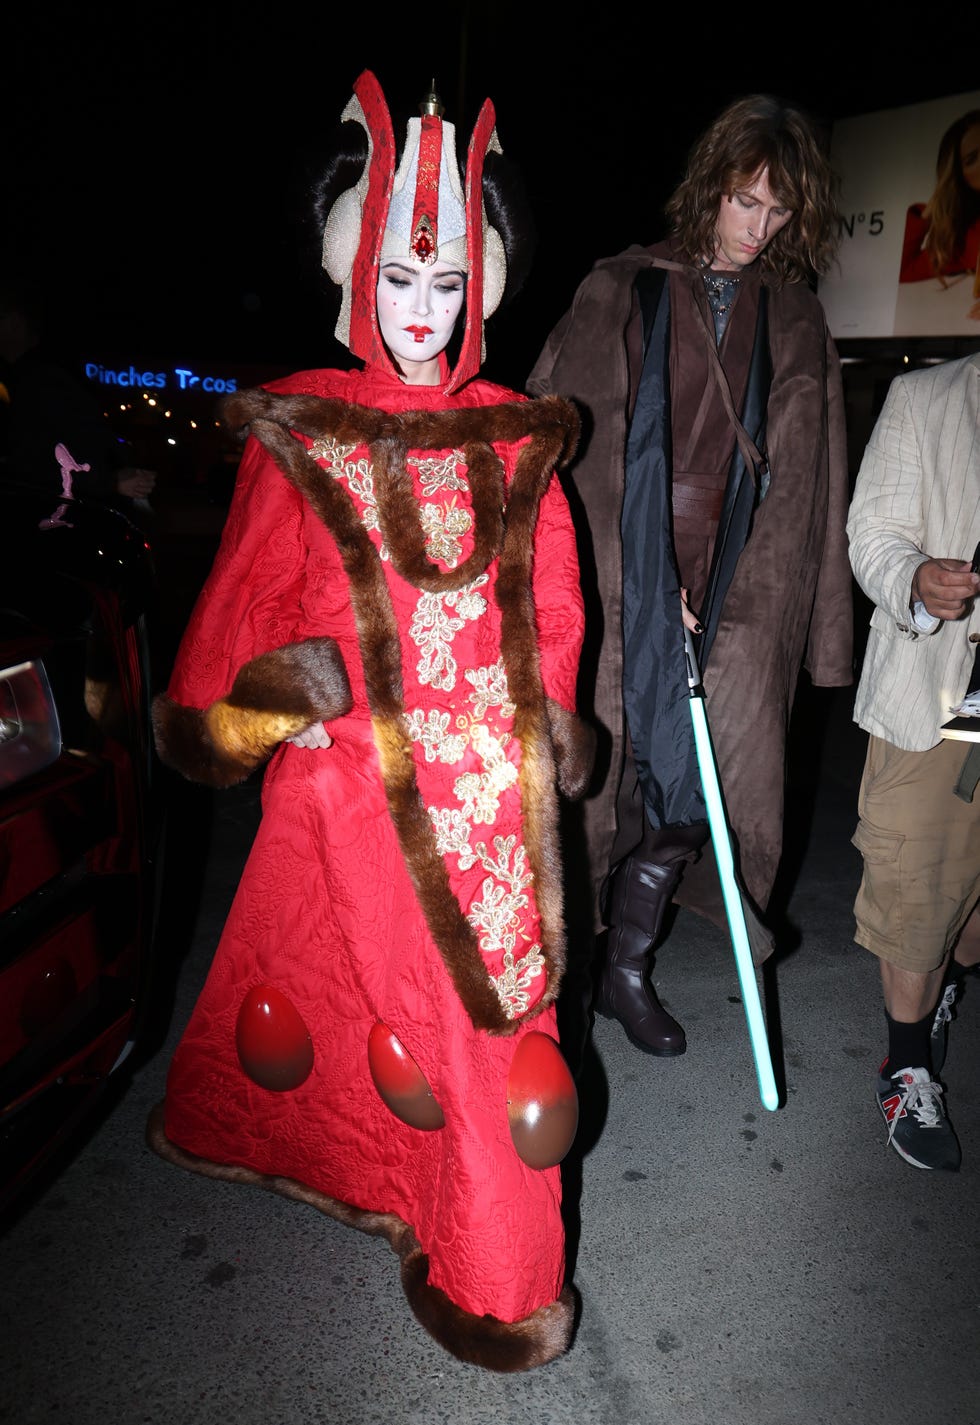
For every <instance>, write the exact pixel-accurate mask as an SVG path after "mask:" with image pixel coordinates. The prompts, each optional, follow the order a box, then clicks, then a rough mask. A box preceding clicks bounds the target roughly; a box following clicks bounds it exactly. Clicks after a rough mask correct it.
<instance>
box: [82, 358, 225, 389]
mask: <svg viewBox="0 0 980 1425" xmlns="http://www.w3.org/2000/svg"><path fill="white" fill-rule="evenodd" d="M85 375H86V376H87V377H88V379H89V380H90V381H97V382H98V383H99V385H100V386H122V387H124V388H126V389H128V390H137V391H166V390H168V389H170V390H177V391H204V392H207V393H208V394H211V395H216V396H223V395H228V394H229V393H230V392H232V391H237V390H238V382H237V380H236V379H235V377H234V376H198V375H197V373H196V372H195V371H192V370H191V369H190V367H188V366H175V367H174V368H173V370H172V371H171V372H169V373H168V372H166V371H139V370H137V368H136V367H135V366H133V365H132V364H130V366H129V368H128V370H127V369H124V368H122V369H116V368H115V367H111V366H102V365H100V364H99V362H97V361H86V363H85Z"/></svg>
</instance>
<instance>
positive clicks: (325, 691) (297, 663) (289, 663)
mask: <svg viewBox="0 0 980 1425" xmlns="http://www.w3.org/2000/svg"><path fill="white" fill-rule="evenodd" d="M350 708H351V692H350V683H349V682H348V679H347V670H346V669H345V667H344V661H343V658H342V656H341V653H340V650H339V649H338V647H337V644H336V643H335V642H334V640H333V639H332V638H309V639H304V640H303V641H302V642H301V643H290V644H286V645H285V646H284V647H282V648H274V649H272V650H271V651H270V652H269V653H263V654H260V656H259V657H258V658H254V659H252V661H251V662H250V663H246V664H245V665H244V667H243V668H240V669H239V671H238V675H237V677H236V678H235V681H234V683H233V684H232V687H231V691H230V692H229V693H228V696H227V697H225V698H221V699H219V700H218V701H217V702H216V703H213V704H212V705H211V707H209V708H207V709H205V710H204V711H203V712H201V711H199V710H198V709H197V708H191V707H184V706H183V705H182V704H180V703H177V702H174V701H173V699H172V698H170V697H168V696H167V695H166V694H160V695H159V696H157V697H156V698H155V699H154V701H153V731H154V736H155V739H156V745H157V752H158V753H159V756H160V760H161V761H162V762H164V763H165V764H166V765H167V766H168V767H173V768H174V769H175V770H176V771H178V772H180V773H181V774H182V775H183V776H184V777H187V778H188V780H190V781H193V782H203V783H205V784H206V785H207V786H210V787H231V786H234V785H235V784H236V783H238V782H243V781H244V780H245V778H246V777H247V776H249V774H250V773H251V772H253V771H254V770H255V768H256V767H258V766H259V765H260V764H261V763H262V762H264V761H265V760H266V759H267V758H268V757H269V756H270V755H271V754H272V752H273V751H274V750H275V748H276V747H278V745H279V743H280V742H282V741H283V739H284V738H286V737H292V736H293V735H294V734H295V733H297V732H301V731H302V730H303V728H304V727H309V725H310V724H311V723H313V722H319V721H321V720H323V721H324V722H329V721H330V720H331V719H332V718H335V717H342V716H343V715H344V713H347V712H349V711H350Z"/></svg>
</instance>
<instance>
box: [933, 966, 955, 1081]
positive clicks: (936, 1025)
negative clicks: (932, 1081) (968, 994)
mask: <svg viewBox="0 0 980 1425" xmlns="http://www.w3.org/2000/svg"><path fill="white" fill-rule="evenodd" d="M958 999H959V986H958V985H956V984H949V985H947V986H946V988H945V990H944V991H943V997H942V999H941V1000H940V1001H939V1004H938V1005H937V1006H936V1017H935V1019H934V1020H933V1021H932V1029H931V1030H930V1031H929V1047H930V1050H931V1053H932V1072H933V1073H934V1074H939V1073H940V1072H941V1071H942V1067H943V1064H945V1062H946V1045H947V1042H948V1040H949V1022H950V1020H951V1019H955V1018H956V1014H955V1013H954V1006H955V1004H956V1001H957V1000H958Z"/></svg>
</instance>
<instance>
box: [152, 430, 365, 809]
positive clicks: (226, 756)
mask: <svg viewBox="0 0 980 1425" xmlns="http://www.w3.org/2000/svg"><path fill="white" fill-rule="evenodd" d="M305 567H306V548H305V543H304V539H303V506H302V496H301V495H300V494H299V493H298V491H296V490H294V489H293V487H292V486H291V485H290V484H289V482H288V481H287V480H286V479H285V478H284V477H283V475H282V474H281V472H280V471H279V469H278V468H277V466H276V465H275V463H274V462H273V461H272V459H271V458H270V457H269V456H268V455H267V453H266V452H265V451H264V449H263V448H262V447H261V445H260V444H259V443H258V442H257V441H256V440H254V439H250V440H249V441H248V443H247V446H246V449H245V453H244V455H243V457H242V462H241V466H240V470H239V476H238V480H237V483H236V488H235V493H234V495H233V497H232V502H231V506H230V508H229V511H228V518H227V520H226V522H225V528H224V532H223V534H222V538H221V543H220V545H219V548H218V553H217V555H216V556H215V561H214V564H213V566H212V569H211V572H210V574H209V575H208V578H207V580H206V581H205V584H204V587H203V588H202V590H201V593H200V595H199V596H198V599H197V602H196V604H195V606H194V609H193V612H192V614H191V617H190V620H189V622H188V625H187V629H186V631H185V633H184V636H183V638H182V639H181V642H180V646H179V648H178V650H177V656H176V659H175V662H174V667H173V670H172V674H171V678H170V683H169V686H168V688H167V692H166V693H165V694H161V695H159V696H158V697H157V698H156V699H155V700H154V704H153V724H154V734H155V738H156V745H157V750H158V752H159V755H160V758H161V760H162V761H163V762H164V763H166V764H167V765H168V766H171V767H173V768H175V770H177V771H179V772H181V773H182V774H183V775H184V776H185V777H187V778H188V779H190V780H192V781H200V782H204V783H206V784H208V785H210V786H230V785H233V784H234V783H236V782H239V781H242V780H243V779H244V778H245V777H247V776H248V775H249V773H251V772H252V771H253V770H254V769H255V768H256V767H257V766H259V765H260V763H261V762H263V761H265V760H266V758H268V757H269V756H270V755H271V753H272V752H273V751H274V750H275V748H276V747H277V746H278V745H279V743H280V742H282V741H283V740H284V739H285V738H287V737H291V736H293V735H294V734H295V733H297V732H299V731H301V730H302V729H303V728H305V727H308V726H309V725H310V724H311V723H313V722H316V721H320V720H324V721H329V720H330V719H331V718H334V717H339V716H342V715H343V714H344V713H346V712H347V711H349V709H350V703H351V699H350V687H349V683H348V679H347V674H346V669H345V668H344V663H343V658H342V656H341V655H340V652H339V649H338V648H337V645H336V643H335V642H334V640H333V639H332V638H326V637H317V636H315V634H314V632H313V630H311V629H310V628H309V627H308V626H307V624H306V622H305V621H304V615H303V605H302V595H303V590H304V587H305Z"/></svg>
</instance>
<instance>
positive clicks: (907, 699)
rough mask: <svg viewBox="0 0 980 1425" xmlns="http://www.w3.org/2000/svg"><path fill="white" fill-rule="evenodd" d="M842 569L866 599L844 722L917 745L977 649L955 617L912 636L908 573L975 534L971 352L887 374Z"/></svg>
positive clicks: (977, 364) (976, 612)
mask: <svg viewBox="0 0 980 1425" xmlns="http://www.w3.org/2000/svg"><path fill="white" fill-rule="evenodd" d="M847 537H848V541H849V550H850V559H851V567H852V569H853V570H854V576H855V578H856V579H857V582H858V583H859V584H860V586H861V588H862V589H863V590H864V592H865V593H866V594H867V596H868V597H869V598H870V599H871V600H872V602H873V603H874V605H875V608H874V612H873V613H872V616H871V627H870V631H869V634H868V644H867V650H866V652H865V656H864V662H863V666H862V669H861V677H860V681H859V683H858V688H857V694H856V697H855V703H854V718H855V721H856V722H857V723H858V724H859V725H860V726H861V727H862V728H864V729H865V730H866V731H867V732H870V733H873V734H874V735H875V736H876V737H883V738H886V739H887V740H888V741H889V742H891V743H893V744H894V745H895V746H896V747H900V748H903V749H904V750H906V751H911V752H924V751H925V750H926V749H928V748H930V747H934V746H935V745H936V744H937V743H938V742H939V740H940V737H939V726H940V723H942V722H945V721H946V720H947V718H948V717H949V715H950V707H951V706H952V705H953V704H954V703H956V702H958V701H959V699H960V698H961V697H962V696H963V694H964V692H965V691H966V687H967V683H968V682H969V679H970V674H971V672H972V670H973V664H974V657H975V655H976V651H977V647H978V645H980V600H977V601H976V602H975V603H974V606H973V609H972V610H971V612H970V614H969V616H968V617H967V618H963V619H959V620H956V621H947V622H943V623H940V624H939V626H938V628H936V629H935V631H934V632H932V633H920V632H917V631H916V629H915V627H914V626H913V623H912V619H911V615H910V612H909V591H910V589H911V585H912V576H913V574H914V573H915V570H916V568H917V567H918V565H919V564H921V563H923V561H924V560H925V559H927V558H934V559H970V558H972V556H973V551H974V549H975V548H976V545H977V543H978V541H980V352H977V353H975V354H974V355H973V356H968V357H963V358H961V359H959V360H955V361H947V362H943V363H942V364H941V365H939V366H932V367H928V368H926V369H924V370H921V371H909V372H907V373H905V374H903V375H901V376H897V377H896V378H895V379H894V381H893V382H892V384H891V387H890V388H889V391H888V395H887V397H886V398H885V403H884V406H883V407H882V411H881V415H880V416H879V418H878V421H877V423H876V425H875V428H874V430H873V431H872V433H871V438H870V440H869V441H868V445H867V449H866V450H865V453H864V458H863V459H862V461H861V468H860V470H859V471H858V477H857V482H856V485H855V489H854V496H853V499H852V501H851V507H850V511H849V514H848V520H847Z"/></svg>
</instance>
